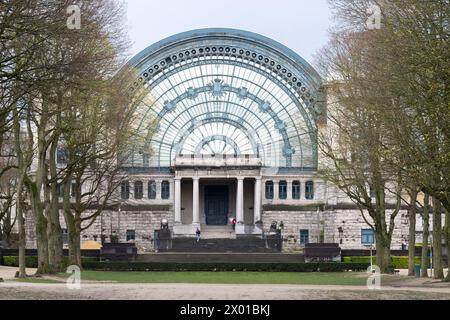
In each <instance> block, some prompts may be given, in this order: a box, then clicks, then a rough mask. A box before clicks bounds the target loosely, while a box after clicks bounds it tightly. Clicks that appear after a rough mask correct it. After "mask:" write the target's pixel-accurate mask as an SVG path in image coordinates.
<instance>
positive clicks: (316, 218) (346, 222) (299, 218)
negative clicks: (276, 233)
mask: <svg viewBox="0 0 450 320" xmlns="http://www.w3.org/2000/svg"><path fill="white" fill-rule="evenodd" d="M406 214H407V212H406V211H400V213H399V214H398V216H397V217H396V227H395V230H394V234H393V239H392V249H401V245H402V242H403V240H404V239H405V240H406V241H407V240H408V220H407V218H406ZM387 219H389V214H388V217H387ZM272 221H277V222H278V223H280V222H281V221H283V224H284V231H283V237H284V239H285V242H284V248H285V250H287V251H290V250H299V249H301V247H302V246H301V245H300V230H308V231H309V242H310V243H319V242H320V241H321V238H323V242H324V243H339V244H340V246H341V248H342V249H364V245H363V244H362V243H361V230H362V229H369V228H370V227H369V226H368V225H367V223H366V222H365V221H364V219H363V217H362V215H361V212H360V211H359V210H356V209H350V210H333V211H265V212H264V213H263V222H264V229H265V231H266V232H267V231H268V229H269V228H270V225H271V223H272ZM339 228H342V231H343V232H342V233H341V234H340V233H339Z"/></svg>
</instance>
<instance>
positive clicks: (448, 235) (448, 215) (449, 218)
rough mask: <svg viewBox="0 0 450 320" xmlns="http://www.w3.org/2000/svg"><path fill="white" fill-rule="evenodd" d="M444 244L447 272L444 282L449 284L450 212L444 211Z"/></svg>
mask: <svg viewBox="0 0 450 320" xmlns="http://www.w3.org/2000/svg"><path fill="white" fill-rule="evenodd" d="M445 244H446V246H447V267H448V268H449V271H448V272H447V277H446V278H445V281H446V282H450V211H448V210H445Z"/></svg>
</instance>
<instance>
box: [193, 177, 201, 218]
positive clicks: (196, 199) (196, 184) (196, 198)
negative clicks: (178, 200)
mask: <svg viewBox="0 0 450 320" xmlns="http://www.w3.org/2000/svg"><path fill="white" fill-rule="evenodd" d="M192 224H194V225H200V178H198V177H194V178H193V188H192Z"/></svg>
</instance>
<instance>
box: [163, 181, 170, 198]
mask: <svg viewBox="0 0 450 320" xmlns="http://www.w3.org/2000/svg"><path fill="white" fill-rule="evenodd" d="M161 199H163V200H168V199H170V183H169V181H163V182H162V183H161Z"/></svg>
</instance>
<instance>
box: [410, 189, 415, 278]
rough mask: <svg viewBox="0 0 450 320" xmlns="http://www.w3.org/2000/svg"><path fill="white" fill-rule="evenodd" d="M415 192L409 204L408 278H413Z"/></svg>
mask: <svg viewBox="0 0 450 320" xmlns="http://www.w3.org/2000/svg"><path fill="white" fill-rule="evenodd" d="M416 200H417V191H416V190H413V192H412V194H411V203H410V206H409V212H408V216H409V241H408V276H410V277H414V276H415V265H416V263H415V259H416V214H417V210H416V208H417V206H416Z"/></svg>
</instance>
